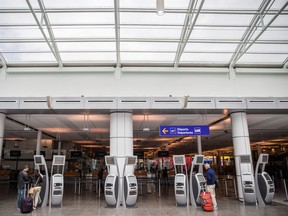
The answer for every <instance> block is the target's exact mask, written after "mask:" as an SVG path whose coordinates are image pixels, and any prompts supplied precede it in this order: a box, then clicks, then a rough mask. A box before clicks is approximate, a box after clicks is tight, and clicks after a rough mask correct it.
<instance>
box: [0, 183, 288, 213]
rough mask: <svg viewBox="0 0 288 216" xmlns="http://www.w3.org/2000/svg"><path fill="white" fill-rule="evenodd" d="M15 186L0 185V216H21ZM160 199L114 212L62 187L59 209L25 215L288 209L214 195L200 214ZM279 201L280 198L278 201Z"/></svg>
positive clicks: (87, 193)
mask: <svg viewBox="0 0 288 216" xmlns="http://www.w3.org/2000/svg"><path fill="white" fill-rule="evenodd" d="M15 187H16V186H15V185H9V184H5V185H3V184H2V185H0V215H5V216H14V215H15V216H16V215H22V214H21V213H20V212H19V211H18V210H17V209H16V197H17V191H16V189H15ZM162 189H163V191H162V194H161V198H159V195H158V193H157V192H156V193H151V194H146V193H145V194H143V195H142V196H139V197H138V201H137V206H136V208H129V209H125V208H123V207H121V206H120V208H118V209H114V208H106V203H105V200H104V197H103V195H102V196H101V198H100V199H99V197H98V195H96V194H95V192H91V190H84V191H83V192H82V195H74V187H73V186H67V185H66V187H65V194H64V201H63V207H62V208H51V209H49V207H44V208H38V209H37V210H35V211H33V212H32V213H31V214H28V215H35V216H38V215H39V216H45V215H53V216H58V215H64V216H90V215H91V216H92V215H93V216H97V215H99V216H106V215H107V216H108V215H109V216H114V215H129V216H130V215H136V216H142V215H143V216H144V215H145V216H146V215H147V216H149V215H165V216H172V215H173V216H174V215H175V216H185V215H187V216H188V215H189V216H190V215H193V216H194V215H195V216H218V215H219V216H220V215H221V216H225V215H227V216H231V215H241V216H246V215H248V216H249V215H251V216H252V215H253V216H254V215H261V216H262V215H267V216H268V215H269V216H284V215H285V216H287V215H288V206H287V205H283V204H279V203H276V202H273V204H272V205H271V206H266V207H259V206H244V205H243V204H242V203H240V202H239V201H237V200H235V198H232V197H222V196H220V195H218V197H217V198H218V199H217V201H218V205H219V209H218V210H217V211H214V212H204V211H203V210H202V209H201V208H200V207H197V208H195V207H192V206H189V207H188V208H186V207H176V206H175V198H174V193H173V190H172V188H170V190H168V191H167V190H166V192H165V191H164V188H162ZM279 199H280V200H281V198H279Z"/></svg>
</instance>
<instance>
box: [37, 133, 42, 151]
mask: <svg viewBox="0 0 288 216" xmlns="http://www.w3.org/2000/svg"><path fill="white" fill-rule="evenodd" d="M41 139H42V131H40V130H39V131H38V133H37V144H36V155H40V149H41Z"/></svg>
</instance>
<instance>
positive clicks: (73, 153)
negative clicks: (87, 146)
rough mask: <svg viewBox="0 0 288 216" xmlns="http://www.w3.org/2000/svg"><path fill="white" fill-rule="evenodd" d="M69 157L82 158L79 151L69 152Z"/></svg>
mask: <svg viewBox="0 0 288 216" xmlns="http://www.w3.org/2000/svg"><path fill="white" fill-rule="evenodd" d="M70 157H74V158H75V157H82V152H81V151H71V152H70Z"/></svg>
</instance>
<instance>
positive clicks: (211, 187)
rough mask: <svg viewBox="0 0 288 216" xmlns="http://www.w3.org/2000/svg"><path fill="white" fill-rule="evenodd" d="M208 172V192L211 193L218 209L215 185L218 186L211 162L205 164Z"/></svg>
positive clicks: (214, 204)
mask: <svg viewBox="0 0 288 216" xmlns="http://www.w3.org/2000/svg"><path fill="white" fill-rule="evenodd" d="M204 167H205V169H206V170H207V172H206V178H207V192H210V193H211V197H212V202H213V206H214V209H215V210H216V209H217V208H218V206H217V201H216V194H215V186H216V175H215V171H214V170H213V169H212V168H211V167H210V164H208V163H206V164H204Z"/></svg>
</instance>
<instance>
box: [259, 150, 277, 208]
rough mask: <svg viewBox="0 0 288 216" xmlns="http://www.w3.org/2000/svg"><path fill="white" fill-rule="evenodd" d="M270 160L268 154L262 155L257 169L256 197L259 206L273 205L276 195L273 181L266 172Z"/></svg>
mask: <svg viewBox="0 0 288 216" xmlns="http://www.w3.org/2000/svg"><path fill="white" fill-rule="evenodd" d="M268 159H269V155H268V154H260V155H259V158H258V161H257V165H256V169H255V185H256V196H257V200H258V204H259V205H262V206H265V204H268V205H269V204H272V199H273V197H274V193H275V187H274V183H273V180H272V179H271V177H270V176H269V174H268V173H267V172H265V171H264V170H265V166H266V164H267V163H268Z"/></svg>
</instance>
